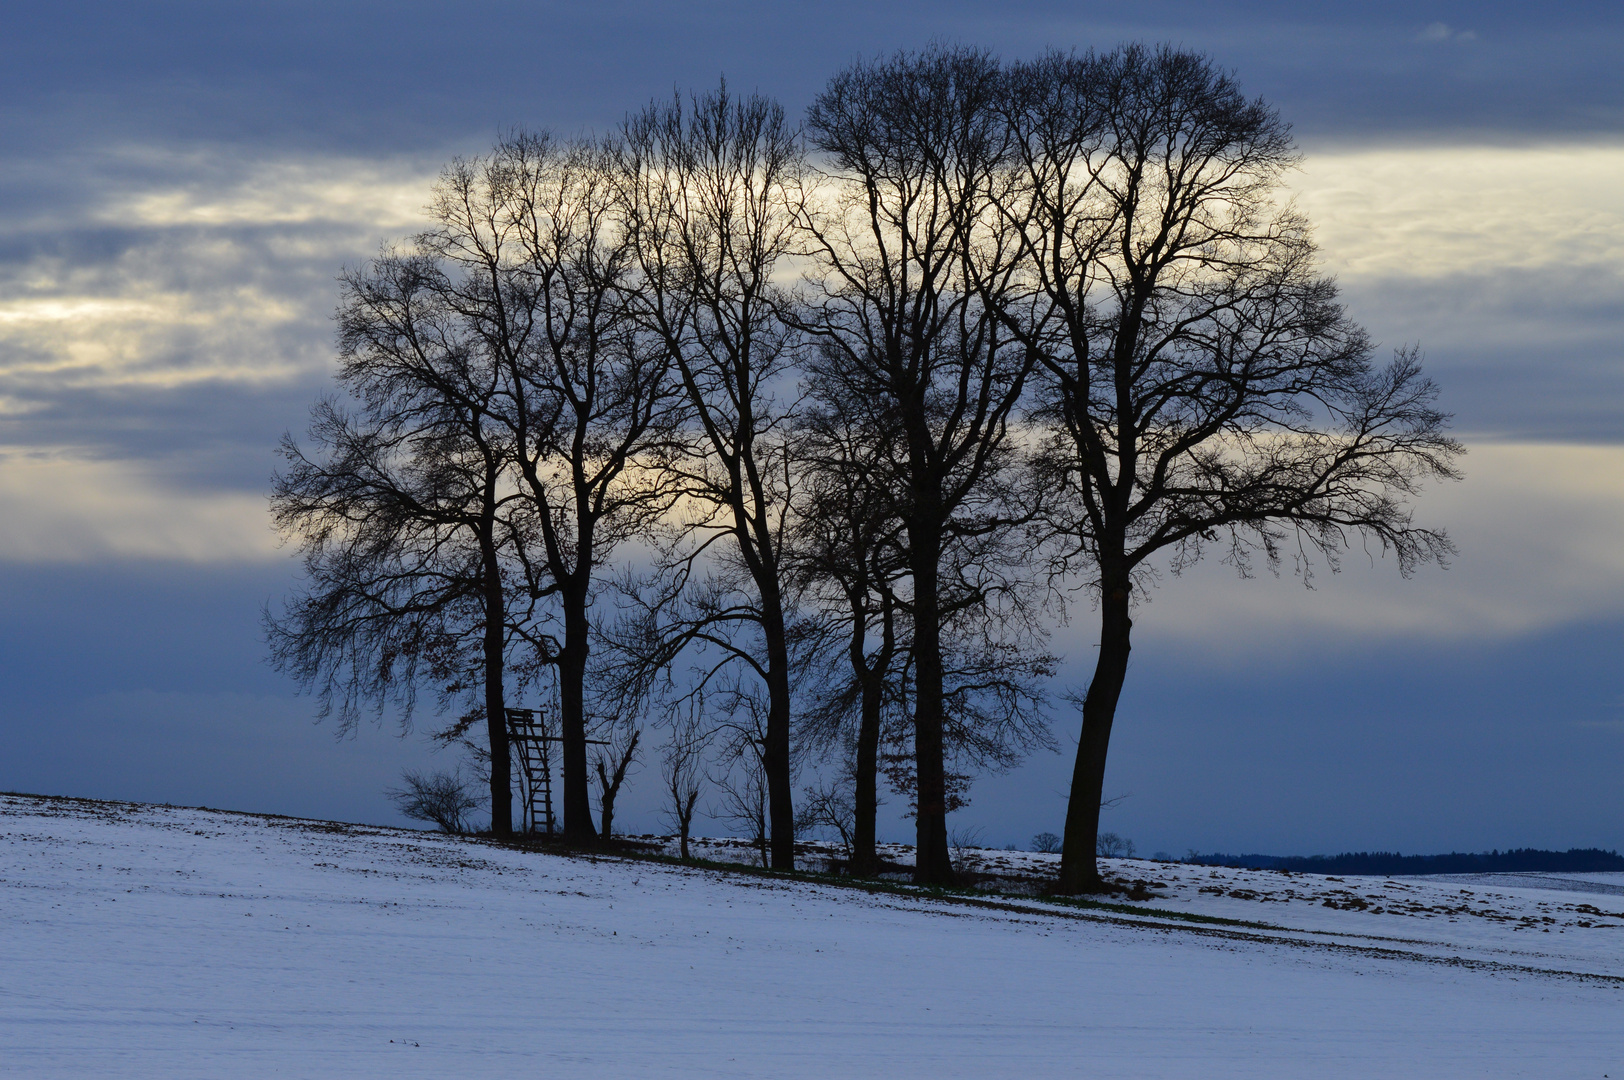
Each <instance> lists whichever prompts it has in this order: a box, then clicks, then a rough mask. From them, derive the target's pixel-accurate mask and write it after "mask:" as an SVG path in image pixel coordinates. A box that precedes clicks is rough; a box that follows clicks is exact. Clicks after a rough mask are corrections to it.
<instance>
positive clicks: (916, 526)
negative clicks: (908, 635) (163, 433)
mask: <svg viewBox="0 0 1624 1080" xmlns="http://www.w3.org/2000/svg"><path fill="white" fill-rule="evenodd" d="M1001 88H1002V80H1001V75H1000V72H999V69H998V65H997V64H996V63H995V62H994V61H993V60H992V58H991V57H990V56H988V55H987V54H986V53H985V52H982V51H978V50H973V49H959V48H940V47H938V48H931V49H929V50H926V51H925V52H923V53H919V54H898V55H896V56H894V57H892V58H890V59H888V60H884V61H877V62H860V63H857V64H854V65H852V66H851V67H849V68H847V69H846V70H845V71H843V72H841V73H840V74H838V75H836V76H835V77H834V79H832V80H831V81H830V83H829V86H828V88H827V89H826V90H825V91H824V92H823V93H822V94H821V95H819V97H818V98H817V100H816V101H815V102H814V103H813V105H812V107H811V109H810V110H809V111H808V114H807V115H808V119H807V127H808V132H809V137H810V140H811V143H812V145H813V146H814V147H815V148H816V149H817V150H819V151H821V153H822V157H821V159H820V160H819V168H820V169H822V170H823V171H824V174H825V177H826V180H827V183H826V185H825V189H824V191H822V192H813V193H812V194H811V195H809V197H808V199H807V201H806V203H805V204H804V210H803V217H802V226H803V232H804V235H805V237H806V243H807V245H808V247H809V253H810V254H811V255H812V257H813V258H814V259H815V260H816V263H817V266H818V276H817V277H815V278H813V279H811V288H812V289H813V291H814V294H815V298H814V303H813V305H812V307H811V309H810V311H809V313H808V315H807V316H806V321H805V324H804V329H805V330H806V331H807V332H808V333H810V334H811V335H812V336H813V337H814V338H815V339H816V340H817V341H818V342H819V343H820V345H821V348H820V349H819V351H818V353H817V357H816V359H815V361H814V362H813V364H812V365H811V371H810V375H811V377H812V378H814V379H817V380H820V381H823V382H826V383H838V384H843V385H844V386H845V387H846V388H847V390H846V392H847V393H849V394H851V395H857V396H862V395H871V396H874V397H876V398H879V399H880V400H883V401H884V402H886V403H887V405H888V406H889V407H890V408H892V409H894V411H895V418H896V424H897V426H898V429H899V431H900V433H901V436H902V443H903V446H904V447H905V453H904V454H903V455H902V464H903V466H904V468H903V473H902V475H901V477H899V479H900V481H901V484H900V485H899V486H900V489H901V490H900V494H901V495H902V496H903V498H902V501H901V506H900V516H901V519H902V523H903V530H902V531H903V534H904V536H905V537H906V542H907V557H908V570H909V578H910V581H911V586H912V598H911V601H912V626H913V630H912V632H913V646H912V652H913V662H914V669H915V670H914V676H913V681H914V701H913V716H914V727H915V731H914V737H913V742H914V748H915V754H916V758H917V761H916V766H915V767H916V772H917V783H918V802H919V810H918V815H917V818H916V826H917V834H918V835H917V849H918V855H917V863H916V870H915V873H916V877H917V879H918V880H920V881H924V882H946V881H950V880H952V877H953V870H952V864H951V860H950V858H949V853H948V838H947V816H946V815H947V807H946V798H947V792H946V765H945V756H944V754H945V743H944V738H945V732H944V727H945V724H946V722H947V714H946V704H945V700H944V692H945V688H944V681H943V680H944V671H943V663H942V641H941V636H942V632H943V626H944V625H945V624H946V623H947V621H948V620H949V619H950V618H951V617H952V615H953V612H954V610H955V609H956V608H957V607H959V606H964V605H972V606H973V605H975V604H978V603H980V602H981V599H982V596H981V593H980V589H979V587H977V583H976V577H977V575H976V574H973V573H972V574H970V575H968V577H967V578H966V579H965V581H964V582H963V583H965V584H970V585H971V588H969V589H967V590H958V589H956V586H957V585H958V584H960V583H959V582H951V581H947V580H944V576H943V565H944V560H946V559H948V558H949V557H950V556H949V553H948V549H949V548H950V547H952V546H953V545H954V543H955V542H958V541H961V540H963V539H966V538H969V537H976V536H981V537H986V536H991V535H993V534H995V533H998V532H1000V531H1002V530H1004V529H1006V528H1007V526H1008V523H1009V520H1010V518H1011V517H1012V516H1018V515H1016V514H1015V513H1014V511H1013V510H1012V505H1011V503H1010V502H1009V501H1008V500H1007V499H1005V498H1004V495H1005V492H1006V486H1007V485H1006V484H1005V483H1004V482H1003V481H1004V478H1005V476H1006V475H1007V474H1008V470H1009V468H1010V466H1011V465H1012V464H1013V460H1014V444H1013V441H1012V440H1011V439H1010V438H1009V437H1008V435H1009V422H1010V420H1011V418H1012V417H1013V416H1014V413H1015V409H1016V408H1017V406H1018V404H1019V402H1020V401H1021V399H1022V395H1023V392H1024V388H1025V384H1026V380H1027V377H1028V375H1029V373H1030V371H1031V365H1032V357H1031V353H1030V350H1029V349H1027V348H1025V347H1023V346H1021V345H1020V344H1019V343H1018V342H1016V341H1014V339H1013V337H1012V335H1011V334H1010V333H1009V332H1008V331H1007V329H1006V328H1005V327H1004V325H1003V322H1002V321H1001V320H1000V319H999V318H998V317H997V316H996V311H995V308H996V305H995V304H993V303H991V302H989V300H988V297H989V296H990V295H993V294H996V293H997V292H998V291H999V290H1000V289H1001V288H1003V287H1004V286H1005V284H1006V283H1007V280H1008V278H1009V276H1010V274H1011V273H1012V272H1013V264H1012V260H1011V259H1010V254H1011V252H1010V251H1009V250H1008V249H1007V247H1006V245H1005V239H1006V236H1007V232H1008V230H1006V229H1003V228H1000V227H996V226H999V225H1000V222H999V221H998V219H997V218H996V216H995V215H992V214H990V209H991V205H992V204H991V202H990V196H991V192H992V191H993V189H994V188H995V187H996V186H997V184H998V183H999V177H1000V170H1001V169H1002V167H1003V164H1004V159H1005V155H1006V148H1005V145H1004V143H1005V129H1004V125H1003V123H1002V121H1001V119H1000V117H999V115H998V112H997V109H996V106H997V95H998V94H999V92H1000V91H1001ZM989 226H993V227H989ZM962 565H969V564H968V563H966V564H962Z"/></svg>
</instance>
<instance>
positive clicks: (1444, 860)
mask: <svg viewBox="0 0 1624 1080" xmlns="http://www.w3.org/2000/svg"><path fill="white" fill-rule="evenodd" d="M1184 861H1185V862H1190V863H1199V864H1201V865H1203V866H1237V867H1245V868H1247V869H1252V870H1296V871H1300V872H1302V873H1305V874H1373V875H1379V876H1385V877H1391V876H1393V875H1395V874H1499V873H1519V872H1520V873H1529V872H1545V873H1568V874H1594V873H1604V872H1608V871H1619V872H1624V855H1620V854H1619V853H1618V852H1616V851H1603V850H1601V849H1600V848H1569V849H1568V850H1567V851H1542V850H1540V849H1538V848H1516V849H1513V850H1511V851H1500V850H1498V849H1496V850H1494V851H1481V852H1477V853H1475V854H1471V853H1463V852H1459V851H1455V852H1451V853H1450V854H1448V855H1400V854H1399V853H1398V852H1396V851H1350V852H1344V853H1342V854H1341V855H1223V854H1217V853H1214V854H1211V855H1198V854H1191V855H1189V856H1187V857H1186V858H1185V860H1184Z"/></svg>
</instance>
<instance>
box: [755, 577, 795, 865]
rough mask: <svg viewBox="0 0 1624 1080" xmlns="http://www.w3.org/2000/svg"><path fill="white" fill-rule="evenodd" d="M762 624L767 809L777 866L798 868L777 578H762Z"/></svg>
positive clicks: (784, 637)
mask: <svg viewBox="0 0 1624 1080" xmlns="http://www.w3.org/2000/svg"><path fill="white" fill-rule="evenodd" d="M759 584H760V587H761V593H762V596H761V599H762V604H761V606H762V615H763V619H762V628H763V630H765V632H766V637H767V731H766V738H765V740H764V742H763V744H762V747H761V768H762V772H763V773H765V775H766V780H767V813H768V823H769V824H770V825H771V832H772V865H773V869H775V870H793V869H795V796H794V793H793V792H792V791H791V790H790V784H791V782H792V780H793V776H792V775H791V770H790V759H789V721H790V694H789V640H788V635H787V634H786V633H785V630H784V605H783V601H782V600H781V599H780V598H779V596H778V590H777V583H776V580H775V581H774V582H772V583H771V587H769V583H767V582H761V583H759Z"/></svg>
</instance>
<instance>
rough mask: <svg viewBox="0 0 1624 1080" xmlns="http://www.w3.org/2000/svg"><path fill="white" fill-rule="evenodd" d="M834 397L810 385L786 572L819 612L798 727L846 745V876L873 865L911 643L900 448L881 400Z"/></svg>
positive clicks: (813, 737)
mask: <svg viewBox="0 0 1624 1080" xmlns="http://www.w3.org/2000/svg"><path fill="white" fill-rule="evenodd" d="M840 390H841V388H840V387H838V386H829V385H819V384H816V383H814V385H813V386H812V387H810V389H809V392H810V394H811V397H812V401H811V402H810V403H809V407H808V408H807V409H806V410H805V411H804V413H803V415H802V416H801V418H800V421H799V423H798V424H797V427H796V439H795V458H796V467H797V470H798V472H799V476H800V481H799V483H798V485H797V491H796V501H797V506H796V512H795V515H794V519H793V520H794V527H793V533H792V537H793V539H792V544H791V546H790V555H791V558H790V567H791V571H792V580H793V581H794V583H795V588H796V592H797V593H798V594H799V595H800V596H801V597H802V598H803V602H804V603H805V604H806V605H807V606H808V607H809V608H811V609H813V610H815V611H817V612H819V613H820V615H821V618H818V619H816V620H808V622H807V623H806V624H804V625H805V628H806V629H805V634H806V636H807V637H808V638H809V640H806V641H804V642H803V643H802V647H801V649H802V651H803V652H805V653H807V654H809V656H810V657H811V658H812V663H811V664H809V665H808V666H809V668H810V669H811V671H812V673H813V675H814V678H813V679H812V680H811V682H812V683H813V685H814V686H815V689H814V690H813V691H812V693H810V694H809V695H803V696H805V697H806V698H807V700H806V702H805V704H804V705H803V707H802V710H801V714H800V717H799V723H798V725H797V726H798V730H799V731H800V733H801V735H802V737H803V741H804V742H808V743H810V744H815V745H819V746H823V747H831V746H834V745H837V744H839V743H841V742H842V741H849V743H850V747H849V749H850V754H851V759H852V760H851V765H852V767H851V769H850V770H849V772H850V780H851V784H852V788H853V790H852V792H851V794H850V796H849V798H850V800H851V806H852V826H851V836H850V843H851V851H850V864H851V870H852V872H853V873H856V874H871V873H874V872H875V871H877V870H878V868H879V859H878V854H877V851H876V848H875V842H876V822H877V817H878V809H879V783H878V781H879V775H880V767H879V763H880V747H881V744H882V741H883V740H884V736H885V731H884V729H885V728H886V726H887V725H886V718H887V715H888V714H889V715H891V716H893V718H894V716H895V714H896V713H897V712H899V711H901V707H902V696H903V695H901V694H900V693H899V692H898V683H899V672H900V669H901V668H902V666H903V665H904V663H905V660H906V652H907V647H908V642H909V640H910V638H909V634H908V632H907V626H906V620H907V609H906V604H905V600H904V589H905V585H904V583H903V581H902V579H903V578H904V576H905V575H906V573H907V558H906V554H907V547H906V544H905V543H904V542H903V540H902V537H901V532H902V527H903V526H902V521H901V518H900V516H899V514H898V507H899V500H898V499H897V498H896V496H895V484H896V482H897V478H898V477H899V476H900V475H902V473H903V470H901V469H900V468H899V467H898V463H897V459H898V456H899V455H900V454H901V453H902V440H901V438H900V435H899V433H898V432H897V430H896V424H895V419H894V411H889V410H888V409H887V408H886V405H885V403H884V402H883V401H876V399H874V398H872V397H861V398H852V397H850V396H841V394H840ZM814 638H815V640H814ZM820 659H821V660H822V661H823V662H822V663H819V662H818V661H819V660H820ZM853 719H855V725H853V724H852V720H853ZM853 726H855V731H852V730H850V729H851V728H852V727H853ZM891 726H893V727H894V726H895V721H894V719H893V723H892V725H891ZM842 779H844V778H842ZM817 790H818V791H820V792H827V791H828V790H829V789H828V788H827V787H823V788H818V789H817Z"/></svg>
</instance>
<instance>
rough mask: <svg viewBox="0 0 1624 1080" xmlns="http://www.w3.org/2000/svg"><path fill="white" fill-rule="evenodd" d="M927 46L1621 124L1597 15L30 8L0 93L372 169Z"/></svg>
mask: <svg viewBox="0 0 1624 1080" xmlns="http://www.w3.org/2000/svg"><path fill="white" fill-rule="evenodd" d="M1439 28H1442V29H1441V30H1440V29H1439ZM932 39H945V40H954V41H965V42H972V43H979V44H985V45H987V46H990V47H992V48H994V49H997V50H1000V51H1002V52H1004V53H1007V54H1012V55H1018V54H1024V53H1031V52H1034V51H1036V50H1038V49H1042V48H1048V47H1058V48H1076V47H1089V46H1105V47H1108V46H1111V45H1114V44H1116V43H1117V42H1119V41H1122V40H1129V39H1140V40H1150V41H1170V42H1173V43H1176V44H1180V45H1185V46H1191V47H1195V48H1200V49H1204V50H1207V51H1209V52H1211V53H1212V54H1213V55H1214V56H1216V57H1217V58H1218V59H1219V60H1220V61H1222V62H1223V63H1225V64H1227V65H1230V66H1232V67H1233V68H1235V69H1236V70H1237V71H1238V72H1239V73H1240V74H1241V76H1242V77H1243V79H1244V81H1245V83H1246V85H1247V86H1248V87H1250V88H1252V89H1253V90H1255V91H1258V92H1261V93H1264V94H1266V95H1267V96H1268V97H1270V98H1271V99H1272V100H1274V101H1275V102H1277V103H1278V104H1279V105H1280V106H1281V107H1282V108H1283V109H1284V111H1285V113H1286V115H1287V117H1288V118H1290V119H1291V120H1292V121H1293V122H1295V123H1296V124H1297V125H1298V127H1299V129H1300V130H1301V131H1302V132H1303V133H1304V135H1306V136H1309V137H1313V138H1336V137H1359V138H1367V137H1380V138H1388V137H1391V136H1392V134H1393V133H1394V132H1397V131H1404V132H1409V133H1412V134H1415V135H1418V136H1438V135H1449V136H1458V135H1462V134H1466V133H1474V134H1477V135H1482V134H1485V133H1487V134H1492V135H1496V136H1501V137H1507V138H1518V137H1527V136H1529V135H1537V136H1541V137H1544V136H1548V135H1550V134H1552V133H1556V132H1563V133H1599V132H1606V133H1615V134H1616V133H1617V132H1618V131H1619V130H1620V127H1621V125H1624V73H1621V70H1620V66H1619V65H1618V63H1617V57H1618V55H1619V52H1620V45H1621V43H1624V12H1621V10H1620V9H1619V8H1618V7H1617V5H1614V4H1606V3H1579V4H1563V5H1559V6H1554V7H1553V6H1543V7H1534V6H1530V5H1525V4H1514V3H1496V4H1465V3H1440V4H1429V5H1415V4H1403V3H1375V4H1353V3H1347V4H1329V5H1326V4H1315V5H1304V4H1296V3H1293V4H1284V3H1273V4H1255V3H1247V4H1241V3H1227V4H1212V3H1199V2H1195V0H1183V2H1174V3H1158V4H1154V5H1149V4H1142V3H1128V2H1125V0H1117V2H1106V3H1092V4H1088V5H1079V4H1076V3H1070V2H1064V3H1062V2H1042V3H1037V2H1028V3H1011V4H998V5H988V4H984V3H963V2H960V3H945V4H938V3H931V4H926V3H889V4H867V3H861V4H860V3H855V2H838V3H810V2H798V3H785V4H771V5H761V4H747V3H742V2H724V3H717V2H710V3H694V4H682V5H663V4H654V3H594V4H555V3H533V2H532V3H521V2H510V3H484V4H458V5H432V4H400V3H389V4H384V3H379V2H374V3H359V4H343V5H332V4H318V3H281V4H265V5H247V6H244V5H194V4H156V3H147V4H137V5H125V4H115V3H110V2H107V3H81V4H64V5H33V6H31V7H28V8H25V9H21V10H19V11H16V12H12V13H11V14H10V16H9V17H8V33H7V35H6V41H7V43H8V44H7V45H5V46H0V49H3V51H0V72H3V74H0V88H3V92H4V97H5V100H7V101H9V102H10V105H9V107H8V109H7V114H6V119H5V121H4V123H5V124H6V126H7V127H10V128H11V129H12V131H13V133H14V134H15V135H17V136H24V135H26V137H27V138H28V140H29V141H30V142H32V143H34V144H35V145H51V146H58V147H62V146H71V145H79V144H82V143H83V142H85V141H87V140H88V141H90V142H103V141H106V140H108V139H113V138H123V139H130V140H137V141H141V140H153V139H157V140H162V141H177V140H178V141H186V142H191V141H204V142H218V141H226V142H233V143H247V144H252V145H255V146H264V145H267V144H280V145H295V146H304V147H322V148H327V149H334V148H342V149H346V150H349V151H356V150H359V151H361V152H366V153H380V152H399V151H401V150H403V149H411V148H420V147H433V148H440V147H443V146H445V145H447V144H448V143H460V142H461V141H462V140H466V139H467V138H469V137H477V138H479V139H481V140H483V139H486V138H488V137H489V136H490V135H492V134H494V133H495V132H496V131H497V130H499V129H501V128H504V127H506V126H508V125H512V124H532V125H536V124H540V125H552V126H558V127H562V128H565V129H571V128H574V127H578V126H581V125H595V126H599V127H602V126H606V125H609V124H613V123H614V122H616V121H617V120H618V119H619V118H620V116H621V115H622V114H623V113H624V111H625V110H626V109H627V108H629V107H635V106H636V105H637V104H638V103H640V102H641V101H643V100H645V99H646V98H648V97H649V96H650V95H655V94H664V93H668V92H670V89H671V87H672V86H673V85H674V84H676V85H693V84H696V83H697V84H706V83H709V82H711V81H712V80H714V79H715V78H716V77H717V75H718V74H720V73H723V72H725V73H727V74H728V76H729V77H730V78H732V79H733V80H734V81H735V82H736V83H737V84H739V85H742V86H755V87H760V88H761V89H763V90H765V91H767V92H769V93H773V94H775V95H777V96H779V97H780V98H782V99H783V100H785V101H786V102H787V103H789V104H790V105H791V106H792V107H795V108H799V107H800V106H802V105H804V104H805V102H806V101H807V100H809V98H810V96H811V95H812V94H813V93H815V91H816V89H817V88H818V86H819V85H820V84H821V83H822V81H823V80H824V79H826V78H827V77H828V75H829V74H830V72H831V71H833V70H834V69H835V68H837V67H838V66H839V65H841V64H843V63H845V62H846V61H848V60H849V59H850V58H851V57H853V56H854V55H857V54H872V53H875V52H882V51H889V50H891V49H894V48H898V47H917V46H919V45H921V44H924V43H925V42H927V41H929V40H932Z"/></svg>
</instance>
